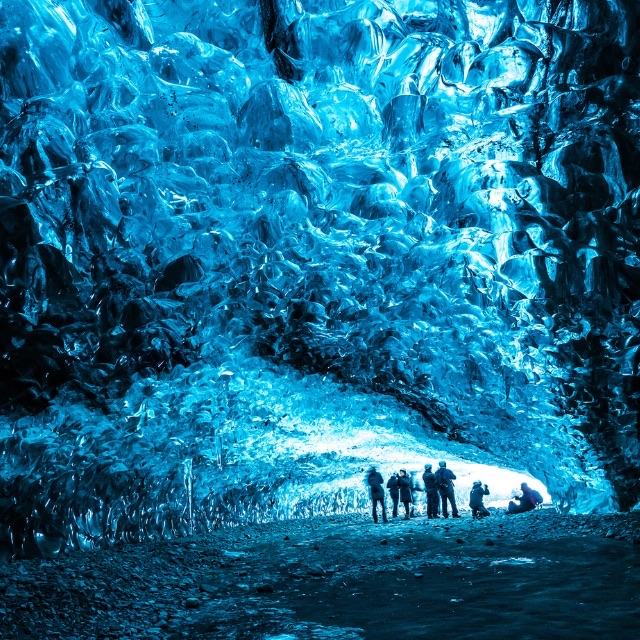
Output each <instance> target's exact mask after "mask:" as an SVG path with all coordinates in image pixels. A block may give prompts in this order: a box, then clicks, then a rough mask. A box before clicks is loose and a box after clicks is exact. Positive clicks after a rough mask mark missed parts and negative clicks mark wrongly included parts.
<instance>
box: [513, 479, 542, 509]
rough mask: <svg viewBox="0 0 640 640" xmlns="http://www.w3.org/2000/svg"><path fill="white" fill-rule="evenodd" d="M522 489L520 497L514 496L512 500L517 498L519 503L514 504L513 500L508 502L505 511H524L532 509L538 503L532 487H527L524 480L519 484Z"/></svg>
mask: <svg viewBox="0 0 640 640" xmlns="http://www.w3.org/2000/svg"><path fill="white" fill-rule="evenodd" d="M520 489H522V495H521V496H520V497H518V496H514V498H513V500H517V501H518V502H519V503H520V504H516V503H515V502H514V501H513V500H512V501H511V502H509V508H508V509H507V513H525V512H526V511H532V510H533V509H535V508H536V505H537V504H538V498H537V497H536V494H535V493H534V492H533V489H531V487H529V485H528V484H527V483H526V482H523V483H522V484H521V485H520Z"/></svg>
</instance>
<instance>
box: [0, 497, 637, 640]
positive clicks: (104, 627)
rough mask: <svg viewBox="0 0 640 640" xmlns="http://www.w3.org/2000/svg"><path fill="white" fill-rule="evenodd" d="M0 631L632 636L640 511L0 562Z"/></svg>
mask: <svg viewBox="0 0 640 640" xmlns="http://www.w3.org/2000/svg"><path fill="white" fill-rule="evenodd" d="M0 594H4V597H3V598H2V599H0V637H1V638H2V639H3V640H13V639H18V638H19V639H21V640H22V639H23V638H24V639H27V638H37V639H38V640H49V639H53V638H59V639H62V640H79V639H83V640H85V639H95V640H98V639H100V638H105V639H106V638H109V639H116V638H117V639H119V640H140V639H145V640H148V639H155V638H167V639H170V640H182V639H189V640H198V639H209V638H229V639H234V640H240V639H252V640H253V639H268V638H271V639H273V640H276V639H277V640H294V639H298V638H300V639H310V640H318V639H325V638H326V639H329V638H331V639H337V640H352V639H353V640H355V639H359V638H380V639H391V638H394V639H396V638H397V639H401V638H410V637H413V638H426V637H438V636H439V635H441V636H443V637H445V636H446V637H455V638H456V640H460V639H466V638H468V639H474V640H476V639H485V638H486V639H489V638H491V639H495V638H514V639H519V640H526V639H529V638H545V639H554V638H571V639H582V638H585V639H586V638H601V636H602V634H603V633H607V634H608V636H609V637H611V638H614V639H616V640H620V639H626V638H629V639H631V638H633V639H634V640H635V639H637V638H639V637H640V514H637V513H636V514H614V515H606V516H563V515H560V514H558V513H556V512H555V510H553V509H546V510H539V511H535V512H532V513H528V514H521V515H517V516H507V515H506V514H505V513H504V512H494V513H493V514H492V517H489V518H486V519H485V520H482V521H474V520H473V519H472V518H471V517H470V515H469V513H468V512H467V513H464V514H463V517H462V518H460V519H457V520H453V519H448V520H445V519H442V518H441V519H439V520H427V519H426V518H424V517H417V518H415V519H412V520H410V521H406V520H402V519H392V520H391V522H390V523H389V524H378V525H375V524H374V523H373V522H371V519H370V517H366V516H364V515H362V514H350V515H344V516H332V517H316V518H310V519H307V520H296V521H287V522H276V523H270V524H261V525H247V526H243V527H229V528H224V529H220V530H218V531H215V532H213V533H211V534H209V535H202V536H194V537H191V538H186V539H178V540H169V541H159V542H151V543H143V544H129V545H125V546H121V547H119V548H113V549H107V550H96V551H91V552H85V553H83V552H72V553H69V554H64V555H62V556H60V557H58V558H55V559H33V560H21V561H15V562H11V563H7V564H4V565H0Z"/></svg>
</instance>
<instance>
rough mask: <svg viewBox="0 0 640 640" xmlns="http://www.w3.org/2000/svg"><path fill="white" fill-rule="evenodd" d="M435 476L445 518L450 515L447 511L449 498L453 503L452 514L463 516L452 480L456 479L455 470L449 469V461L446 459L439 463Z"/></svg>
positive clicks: (456, 516) (457, 516)
mask: <svg viewBox="0 0 640 640" xmlns="http://www.w3.org/2000/svg"><path fill="white" fill-rule="evenodd" d="M435 477H436V485H437V487H438V493H439V494H440V500H441V502H442V516H443V517H444V518H448V517H449V513H448V512H447V500H448V501H449V502H450V503H451V516H452V517H453V518H460V517H461V516H460V514H459V513H458V507H457V505H456V497H455V494H454V492H453V482H452V481H453V480H455V479H456V476H455V474H454V473H453V471H451V470H450V469H447V463H446V462H445V461H444V460H440V462H439V463H438V470H437V471H436V472H435Z"/></svg>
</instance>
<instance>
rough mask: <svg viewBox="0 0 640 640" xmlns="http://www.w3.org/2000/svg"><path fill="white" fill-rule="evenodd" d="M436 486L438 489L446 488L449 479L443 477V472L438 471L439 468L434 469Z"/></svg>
mask: <svg viewBox="0 0 640 640" xmlns="http://www.w3.org/2000/svg"><path fill="white" fill-rule="evenodd" d="M435 475H436V487H438V489H448V488H449V479H448V478H446V477H445V475H444V473H440V469H438V470H437V471H436V474H435Z"/></svg>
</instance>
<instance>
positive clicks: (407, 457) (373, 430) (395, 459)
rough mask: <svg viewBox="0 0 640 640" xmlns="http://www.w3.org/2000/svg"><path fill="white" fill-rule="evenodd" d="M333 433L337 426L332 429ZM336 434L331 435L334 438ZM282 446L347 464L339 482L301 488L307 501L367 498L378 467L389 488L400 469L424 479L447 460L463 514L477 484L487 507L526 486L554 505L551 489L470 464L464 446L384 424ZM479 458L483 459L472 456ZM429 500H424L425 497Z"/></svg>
mask: <svg viewBox="0 0 640 640" xmlns="http://www.w3.org/2000/svg"><path fill="white" fill-rule="evenodd" d="M332 426H333V429H335V428H336V425H332ZM330 434H331V435H330ZM279 446H281V447H285V448H287V449H289V451H295V453H296V455H298V456H304V455H305V454H307V453H309V452H312V451H313V452H314V453H315V454H316V455H321V454H323V453H325V454H326V453H332V454H338V459H339V460H341V461H342V463H337V465H336V466H337V467H338V468H340V469H341V471H342V473H340V474H339V477H337V478H334V479H328V478H327V477H326V476H324V475H323V476H322V479H321V480H320V482H318V483H314V482H313V481H312V482H311V485H310V486H307V487H305V488H302V487H301V491H302V492H303V493H305V494H307V495H308V496H311V495H314V494H316V493H321V494H324V495H326V494H328V493H335V492H338V491H340V490H342V489H351V490H353V491H355V492H361V494H362V496H363V497H364V496H366V495H367V487H366V485H365V476H366V474H367V470H368V469H369V467H370V466H375V467H376V469H377V470H378V471H380V473H381V474H382V476H383V478H384V481H385V484H386V481H387V480H388V479H389V477H390V476H391V474H393V473H394V472H397V471H398V470H399V469H406V471H407V473H408V474H409V475H411V474H415V475H416V476H417V477H418V478H419V479H421V478H422V473H423V472H424V465H425V464H427V463H430V464H431V465H433V470H434V471H435V470H436V469H437V468H438V462H439V461H440V460H445V461H446V463H447V468H448V469H451V471H453V473H455V475H456V478H457V479H456V481H455V482H454V485H455V493H456V502H457V503H458V507H459V508H460V509H461V510H466V509H467V508H468V503H469V492H470V491H471V487H472V485H473V483H474V481H476V480H480V481H481V482H482V483H483V484H487V485H488V487H489V491H490V492H491V493H490V495H489V496H487V497H486V498H485V500H484V503H485V505H486V506H488V507H496V508H506V507H507V505H508V502H509V500H511V499H512V498H513V496H514V495H521V491H520V484H521V483H522V482H526V483H527V484H528V485H529V486H530V487H531V488H532V489H535V490H537V491H539V492H540V493H541V494H542V497H543V498H544V503H545V504H551V503H552V500H551V497H550V495H549V493H548V491H547V488H546V486H545V485H544V484H543V483H542V482H540V481H539V480H537V479H536V478H534V477H532V476H531V475H530V474H528V473H526V472H523V471H517V470H516V469H509V468H505V467H501V466H498V465H495V464H490V463H489V462H484V463H483V462H477V461H470V460H467V459H465V453H466V451H465V447H464V446H463V445H456V444H452V443H447V444H446V445H445V446H446V449H447V450H446V451H445V450H443V449H435V448H433V447H428V446H426V445H425V444H423V442H421V441H420V437H419V434H417V433H416V434H413V433H408V432H404V433H403V432H401V431H393V430H387V429H386V428H385V427H383V426H382V425H381V424H378V425H369V426H368V428H367V426H364V427H363V428H361V429H360V430H351V429H349V430H347V431H343V432H339V433H336V432H335V431H334V432H333V433H331V427H330V425H328V424H327V425H325V427H324V429H323V430H322V431H321V433H318V434H317V435H315V434H308V435H307V437H305V438H304V439H299V440H298V439H295V440H294V439H291V440H287V439H284V440H281V441H280V442H279ZM473 455H474V456H478V457H480V456H481V454H478V453H477V452H474V453H473ZM422 499H423V500H424V498H422Z"/></svg>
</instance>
